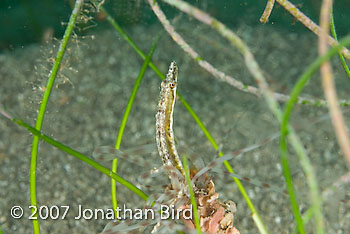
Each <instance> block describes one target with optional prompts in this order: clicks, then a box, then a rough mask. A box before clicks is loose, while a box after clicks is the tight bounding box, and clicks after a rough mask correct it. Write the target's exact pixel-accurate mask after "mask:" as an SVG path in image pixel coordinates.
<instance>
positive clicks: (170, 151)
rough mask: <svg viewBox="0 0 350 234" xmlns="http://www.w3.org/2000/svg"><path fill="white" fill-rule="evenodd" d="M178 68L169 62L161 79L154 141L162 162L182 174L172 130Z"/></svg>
mask: <svg viewBox="0 0 350 234" xmlns="http://www.w3.org/2000/svg"><path fill="white" fill-rule="evenodd" d="M177 74H178V68H177V65H176V62H175V61H173V62H171V63H170V66H169V70H168V74H167V75H166V79H165V80H163V81H162V84H161V90H160V98H159V103H158V112H157V114H156V141H157V147H158V152H159V155H160V157H161V158H162V160H163V164H164V165H167V166H173V167H176V168H177V169H178V170H179V171H180V172H181V174H182V175H185V173H184V169H183V166H182V163H181V160H180V157H179V154H178V153H177V150H176V147H175V140H174V131H173V113H174V105H175V99H176V86H177Z"/></svg>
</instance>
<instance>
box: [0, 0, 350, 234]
mask: <svg viewBox="0 0 350 234" xmlns="http://www.w3.org/2000/svg"><path fill="white" fill-rule="evenodd" d="M157 2H159V4H160V6H161V8H162V9H163V11H164V12H165V14H166V15H167V17H168V19H169V20H171V22H172V23H173V25H174V26H175V28H176V30H177V32H179V33H180V34H181V35H182V36H183V37H184V38H185V39H186V41H187V42H188V43H189V44H190V45H191V46H192V47H193V48H194V49H195V50H196V51H197V52H198V53H199V54H200V56H201V57H202V58H205V59H206V60H208V61H209V62H210V63H212V64H213V65H214V66H215V67H216V68H218V69H219V70H221V71H223V72H225V73H226V74H229V75H232V76H233V77H234V78H236V79H237V80H240V81H242V82H243V83H244V84H247V85H252V86H257V85H256V82H255V81H254V79H253V77H252V76H251V74H250V73H249V72H248V70H247V68H246V66H245V63H244V60H243V57H242V56H241V55H240V54H239V52H238V50H237V49H235V48H233V47H232V45H231V44H230V43H229V42H228V41H227V40H225V39H224V38H222V37H221V36H220V35H219V34H218V33H217V32H216V31H214V30H213V29H211V28H210V27H208V26H206V25H204V24H202V23H200V22H198V21H196V20H194V19H193V18H192V17H189V16H187V15H186V14H184V13H182V12H181V11H179V10H177V9H175V8H173V7H171V6H169V5H167V4H165V3H163V2H162V1H157ZM187 2H188V3H190V4H192V5H194V6H196V7H198V8H200V9H202V10H203V11H205V12H207V13H208V14H210V15H211V16H213V17H215V18H216V19H218V20H220V21H221V22H223V23H224V24H225V25H226V26H227V27H228V28H230V29H231V30H233V31H234V32H235V33H237V35H238V36H240V37H241V38H242V40H243V41H244V42H245V43H246V44H247V45H248V47H249V48H250V50H251V52H252V53H253V54H254V56H255V59H256V60H257V62H258V64H259V65H260V67H261V68H262V69H263V71H264V75H265V76H266V77H267V81H268V84H269V86H270V88H271V89H272V90H274V91H275V92H279V93H283V94H286V95H287V94H289V93H290V91H291V90H292V88H293V86H294V84H295V82H296V80H297V79H298V78H299V76H300V75H301V74H302V73H303V72H304V71H305V69H306V68H307V66H308V65H310V64H311V63H312V62H313V61H314V60H315V59H316V58H317V56H318V53H317V46H318V45H317V44H318V38H317V36H315V35H314V34H313V33H312V32H310V31H309V30H308V29H306V28H305V27H304V26H303V25H302V24H301V23H299V22H298V21H296V20H295V19H293V17H292V16H291V15H290V14H289V13H288V12H287V11H285V10H284V8H283V7H281V6H279V5H278V4H277V3H275V6H274V9H273V11H272V15H271V16H270V19H269V22H268V23H266V24H261V23H260V22H259V18H260V16H261V14H262V12H263V11H264V8H265V4H266V1H231V0H230V1H228V0H227V1H225V0H221V1H214V0H207V1H201V0H198V1H187ZM293 3H294V4H295V5H296V6H297V7H298V8H299V9H300V10H301V11H302V12H304V13H305V14H306V15H307V16H308V17H310V18H311V19H312V20H313V21H314V22H316V23H317V24H318V22H319V17H318V16H319V12H320V5H321V1H319V0H310V1H298V2H296V1H293ZM86 4H87V6H86V7H85V8H84V9H85V11H84V12H83V17H81V18H80V19H79V21H78V22H77V25H76V28H75V29H74V32H73V35H72V37H71V39H70V41H69V43H68V47H67V51H66V54H65V55H64V58H63V61H62V64H61V67H60V69H59V73H58V75H57V78H56V82H55V85H54V88H53V90H52V94H51V96H50V99H49V103H48V108H47V111H46V115H45V119H44V124H43V128H42V132H43V133H45V134H47V135H48V136H50V137H52V138H54V139H56V140H58V141H60V142H62V143H64V144H67V145H69V146H70V147H71V148H73V149H76V150H78V151H80V152H83V153H84V154H86V155H88V156H91V155H92V152H93V151H94V150H95V149H96V148H97V147H99V146H114V143H115V139H116V136H117V133H118V128H119V126H120V124H121V120H122V117H123V114H124V110H125V108H126V105H127V102H128V99H129V97H130V93H131V90H132V88H133V85H134V82H135V80H136V77H137V76H138V74H139V71H140V69H141V66H142V64H143V59H142V58H140V57H139V55H138V54H137V53H135V52H134V50H133V49H132V47H131V46H130V45H129V44H128V43H127V42H126V41H125V40H124V39H123V37H122V36H121V35H120V33H118V32H117V31H115V30H114V29H113V28H112V27H111V25H110V24H109V23H108V22H107V20H106V18H105V17H104V16H103V15H101V14H98V13H97V14H96V11H95V10H96V9H95V8H96V7H97V6H96V5H93V4H89V2H86ZM73 5H74V1H53V0H41V1H39V0H31V1H25V0H20V1H10V0H5V1H1V2H0V27H1V29H0V105H2V106H3V107H4V108H5V109H6V110H7V111H8V112H9V113H11V115H13V116H15V117H17V118H20V119H23V120H24V121H26V122H28V123H30V124H31V125H35V120H36V118H37V112H38V109H39V106H40V102H41V97H42V95H43V93H44V91H45V86H46V82H47V78H48V76H49V74H50V70H51V67H52V64H53V63H54V57H55V56H56V53H57V50H58V47H59V43H60V40H61V38H62V35H63V33H64V30H65V28H66V26H67V22H68V19H69V16H70V14H71V11H72V7H73ZM103 6H104V7H105V8H106V10H108V12H109V13H110V15H111V16H112V17H113V18H114V19H115V20H116V21H117V22H118V23H119V24H120V25H121V27H122V28H123V29H124V30H125V31H126V32H127V34H128V35H129V36H130V37H131V38H132V39H133V40H134V41H135V43H136V44H137V45H138V46H139V47H140V48H141V49H142V50H143V51H144V53H146V54H147V52H148V51H149V50H150V48H151V44H152V42H153V41H154V39H155V38H156V36H157V35H158V33H159V32H161V31H164V28H163V27H162V25H161V24H160V23H159V21H158V19H157V18H156V17H155V15H154V13H153V11H152V10H151V8H150V7H149V5H148V3H147V2H146V1H143V0H142V1H141V0H132V1H127V0H116V1H111V0H109V1H108V0H106V1H105V3H104V5H103ZM333 12H334V20H335V25H336V30H337V34H338V38H342V37H344V36H345V35H348V34H349V33H350V30H349V29H350V1H347V0H338V1H335V2H334V7H333ZM173 60H175V61H176V62H177V64H178V66H179V78H178V79H179V80H178V91H179V92H180V93H181V94H182V96H183V97H184V98H185V99H186V100H187V101H188V102H189V104H190V105H191V106H192V108H193V109H194V110H195V112H196V113H197V115H198V116H199V117H200V118H201V120H202V121H203V123H204V124H205V126H206V127H207V128H208V130H209V131H210V133H211V135H212V136H213V137H214V138H215V140H216V142H217V143H218V144H219V145H221V146H222V149H223V150H224V151H225V152H233V151H237V150H239V149H242V148H245V147H248V146H251V145H253V144H257V143H260V142H264V140H266V138H269V137H271V136H274V135H275V134H276V133H278V132H279V127H280V126H279V123H278V121H277V120H276V118H275V117H274V116H273V114H272V113H271V112H270V111H269V109H268V105H267V104H266V102H265V100H264V99H263V98H261V97H257V96H255V95H252V94H249V93H247V92H242V91H240V90H237V89H235V88H234V87H232V86H230V85H228V84H227V83H225V82H222V81H220V80H218V79H216V78H214V77H213V76H212V75H211V74H209V73H208V72H207V71H205V70H203V69H202V68H201V67H200V66H199V65H198V63H197V61H195V60H193V59H191V58H190V57H189V56H188V55H187V54H186V53H184V52H183V50H182V49H181V48H180V47H179V46H178V45H177V44H176V43H175V42H174V41H173V40H172V38H171V37H170V36H169V35H168V34H167V33H163V34H162V37H161V39H160V41H159V43H158V45H157V48H156V50H155V53H154V55H153V57H152V61H153V63H154V64H156V65H157V67H158V68H159V69H160V70H161V72H162V73H163V74H165V73H166V71H167V69H168V66H169V63H170V62H171V61H173ZM331 61H332V68H333V73H334V78H335V83H336V88H337V94H338V97H339V99H341V100H343V99H345V100H349V99H350V98H349V90H350V81H349V79H348V78H347V76H346V73H345V72H344V69H343V67H342V66H341V64H340V62H339V58H338V57H336V56H334V58H333V59H332V60H331ZM348 64H349V63H348ZM160 82H161V81H160V79H158V78H157V77H156V75H155V73H154V72H153V71H152V70H151V69H147V71H146V73H145V76H144V78H143V81H142V83H141V85H140V88H139V92H138V93H137V95H136V99H135V102H134V105H133V108H132V110H131V113H130V116H129V119H128V122H127V125H126V129H125V133H124V137H123V141H122V144H121V149H128V148H131V147H134V146H139V145H144V144H146V143H152V142H153V143H154V142H155V140H154V134H155V114H156V111H157V103H158V98H159V87H160ZM321 86H322V85H321V78H320V74H319V72H316V74H315V75H313V76H312V78H311V80H310V82H309V83H308V85H307V86H306V88H305V90H304V91H303V92H302V94H301V95H302V96H303V97H308V98H314V99H324V94H323V90H322V87H321ZM280 104H281V106H283V104H284V103H280ZM342 111H343V115H344V118H345V122H346V123H347V125H349V124H348V123H349V120H350V116H349V107H348V106H346V107H342ZM174 115H175V116H174V119H175V123H174V132H175V136H176V140H177V145H178V146H179V147H182V148H183V149H184V152H185V153H186V155H188V156H189V157H190V158H191V157H194V156H193V155H199V156H200V157H201V158H202V159H203V161H204V163H208V162H210V161H211V160H213V159H214V158H215V157H216V156H217V152H216V150H214V149H213V148H212V146H211V145H210V143H209V142H208V140H207V138H206V137H205V135H204V134H203V132H202V131H201V129H200V128H199V127H198V125H197V124H196V123H195V121H194V120H193V119H192V117H191V115H190V114H189V113H188V112H187V110H186V109H185V108H184V106H183V105H182V104H181V102H179V101H177V103H176V105H175V113H174ZM291 124H292V125H293V127H295V130H296V132H297V133H298V135H299V137H300V138H301V140H302V143H303V146H304V147H305V149H306V151H307V153H308V155H309V157H310V160H311V162H312V165H313V166H314V169H315V171H316V175H317V181H318V182H319V186H320V191H321V193H322V194H323V198H324V203H323V211H324V218H325V230H326V233H349V230H350V223H349V222H348V220H349V218H350V202H349V199H350V186H349V182H348V181H347V182H346V181H345V182H344V180H341V178H343V177H342V176H344V175H348V168H347V167H346V165H345V163H344V159H343V157H342V155H341V152H340V149H339V146H338V143H337V140H336V137H335V134H334V129H333V126H332V123H331V120H330V117H329V111H328V109H327V107H319V106H312V105H296V107H295V109H294V111H293V113H292V117H291ZM0 130H1V131H0V198H1V200H0V227H1V230H2V232H3V233H33V228H32V222H31V220H28V218H21V219H13V218H12V217H11V216H10V209H11V207H13V206H15V205H20V206H22V207H24V210H25V214H26V217H28V215H29V212H30V211H29V209H26V208H27V207H28V206H29V205H30V192H29V176H30V173H29V169H30V155H31V144H32V138H33V136H32V134H29V133H28V132H26V130H25V129H23V128H21V127H18V126H16V125H15V124H14V123H12V122H11V121H9V120H7V119H5V118H3V117H2V116H1V117H0ZM279 147H280V145H279V139H278V138H277V139H275V140H271V141H268V142H267V143H264V144H263V145H262V146H259V147H258V148H257V149H255V150H252V151H249V152H247V153H245V154H241V155H239V156H237V157H235V158H234V159H233V160H231V161H230V163H231V165H232V167H233V168H234V169H235V170H236V172H237V174H240V175H242V176H246V177H249V178H253V179H257V180H259V181H261V182H263V183H269V184H271V185H273V186H276V187H281V188H282V189H283V188H285V182H284V177H283V172H282V168H281V165H280V148H279ZM289 156H290V157H289V159H290V168H291V171H292V176H293V184H294V186H295V188H296V190H297V197H298V200H299V205H300V210H301V212H302V213H304V212H305V211H306V210H307V208H308V207H310V201H309V195H310V191H309V190H308V186H307V183H306V179H305V175H304V172H303V170H302V169H301V166H300V162H299V161H298V158H297V155H296V154H295V153H294V151H293V150H290V155H289ZM147 157H149V158H146V160H147V161H150V162H152V164H153V163H154V165H155V166H159V165H160V164H161V160H160V158H159V156H158V155H157V154H156V153H155V154H151V155H147ZM197 157H198V156H197ZM102 164H103V165H105V166H106V167H110V165H111V163H109V162H102ZM151 169H152V168H145V167H144V166H143V165H138V164H137V163H130V162H120V163H119V164H118V174H120V175H122V176H123V177H124V178H127V179H128V180H130V181H131V182H133V183H134V184H135V185H138V186H142V183H141V184H140V181H139V180H140V176H141V174H142V173H144V172H147V171H150V170H151ZM225 170H226V169H225V168H224V167H223V166H222V167H220V168H219V169H217V170H216V171H215V172H214V171H213V172H209V173H210V174H211V176H212V177H213V180H214V183H215V185H216V190H217V191H218V192H219V194H220V197H222V199H223V200H226V199H230V200H233V201H234V202H236V204H237V212H236V215H235V226H236V227H237V228H238V229H239V230H240V232H241V233H258V229H257V228H256V226H255V224H254V222H253V220H252V218H251V211H250V210H249V208H248V206H247V204H246V203H245V201H244V199H243V198H242V196H241V194H240V192H239V190H238V189H237V186H236V184H235V183H234V182H233V180H232V179H231V178H230V176H228V175H226V174H225V173H224V172H225ZM346 178H348V177H346ZM157 179H159V180H160V181H161V182H159V184H162V183H164V184H166V183H167V177H166V176H164V175H163V176H162V178H157ZM339 181H341V182H339ZM336 182H339V183H340V185H339V186H338V187H336V188H334V183H336ZM157 184H158V182H157V183H156V182H153V183H150V187H151V188H152V187H153V189H154V190H155V191H157V192H161V191H162V190H161V188H158V186H157ZM244 186H245V187H246V189H247V192H248V195H249V196H250V198H251V199H252V201H253V203H254V205H255V206H256V208H257V209H258V210H259V212H260V215H261V217H262V219H263V221H264V223H265V225H266V226H267V229H268V230H269V231H270V233H292V231H293V230H294V229H295V220H294V217H293V213H292V211H291V207H290V203H289V198H288V196H286V195H285V194H284V193H283V192H278V191H271V190H269V189H266V188H263V187H260V186H256V185H253V184H249V183H244ZM117 191H118V202H119V204H126V205H127V206H128V207H131V208H132V207H143V206H144V201H143V200H142V199H141V198H139V197H137V196H136V195H135V194H133V193H132V192H130V191H129V190H127V189H126V188H125V187H123V186H120V185H119V184H118V185H117ZM150 191H151V190H150ZM149 193H151V192H149ZM37 200H38V205H47V206H52V205H67V206H70V207H71V212H69V214H68V216H67V217H66V218H65V219H64V220H50V219H48V220H40V222H39V223H40V230H41V233H99V232H101V231H102V230H103V228H104V226H105V225H106V224H107V223H108V220H102V219H97V220H75V219H74V216H76V215H77V208H78V206H79V205H83V206H84V207H89V208H103V209H106V208H110V207H111V206H112V203H111V192H110V178H109V177H108V176H105V175H103V174H101V172H99V171H97V170H95V169H93V168H91V167H90V166H88V165H86V164H84V163H83V162H81V161H79V160H77V159H76V158H73V157H70V156H68V155H67V154H66V153H64V152H62V151H60V150H58V149H56V148H53V147H52V146H50V145H48V144H47V143H45V142H40V144H39V154H38V161H37ZM307 230H308V233H311V232H312V230H313V225H312V221H310V223H309V224H307ZM0 233H1V232H0Z"/></svg>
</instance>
